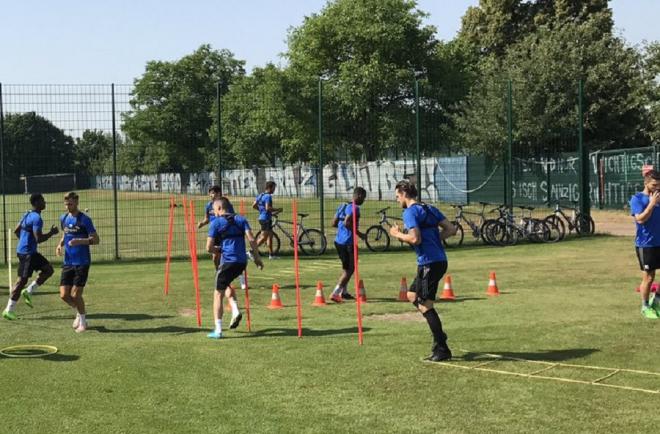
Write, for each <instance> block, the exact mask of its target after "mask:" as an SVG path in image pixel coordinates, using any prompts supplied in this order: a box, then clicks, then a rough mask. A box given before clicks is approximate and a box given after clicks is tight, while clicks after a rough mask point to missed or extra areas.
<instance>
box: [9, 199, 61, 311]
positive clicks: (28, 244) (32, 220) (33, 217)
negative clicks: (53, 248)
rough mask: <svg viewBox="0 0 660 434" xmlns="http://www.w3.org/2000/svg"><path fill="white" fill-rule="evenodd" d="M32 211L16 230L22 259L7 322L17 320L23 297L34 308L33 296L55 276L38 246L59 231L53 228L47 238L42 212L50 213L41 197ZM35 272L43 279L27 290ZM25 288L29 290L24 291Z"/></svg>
mask: <svg viewBox="0 0 660 434" xmlns="http://www.w3.org/2000/svg"><path fill="white" fill-rule="evenodd" d="M30 204H31V205H32V210H31V211H28V212H26V213H25V214H24V215H23V217H22V218H21V220H20V222H19V223H18V225H16V228H15V229H14V234H16V237H17V238H18V240H19V241H18V245H17V246H16V255H17V256H18V280H17V281H16V283H15V284H14V287H13V288H12V290H11V293H10V294H9V301H8V302H7V308H6V309H5V310H4V311H3V312H2V316H3V317H4V318H5V319H9V320H14V319H16V303H17V302H18V299H19V298H20V297H21V294H22V295H23V298H24V299H25V304H27V305H28V306H30V307H32V294H33V293H34V291H35V290H36V289H37V288H38V287H39V286H40V285H43V284H44V282H45V281H46V280H48V278H49V277H50V276H52V275H53V267H52V266H51V265H50V262H48V259H46V258H44V257H43V256H42V255H41V254H40V253H39V252H37V244H40V243H43V242H44V241H47V240H48V239H50V237H52V236H53V235H55V234H57V232H58V230H57V227H55V226H53V227H51V228H50V231H49V232H48V233H47V234H43V233H42V229H43V227H44V222H43V220H42V219H41V211H43V210H45V209H46V200H45V199H44V197H43V196H42V195H41V194H39V193H34V194H32V195H31V196H30ZM34 270H39V276H37V279H36V280H35V281H33V282H32V283H31V284H30V286H28V287H27V288H25V285H26V284H27V281H28V279H29V278H30V276H32V273H33V272H34ZM23 288H25V289H23Z"/></svg>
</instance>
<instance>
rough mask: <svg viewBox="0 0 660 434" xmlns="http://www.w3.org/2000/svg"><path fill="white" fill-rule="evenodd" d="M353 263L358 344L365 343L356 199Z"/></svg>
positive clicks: (354, 207)
mask: <svg viewBox="0 0 660 434" xmlns="http://www.w3.org/2000/svg"><path fill="white" fill-rule="evenodd" d="M352 220H353V263H354V264H355V274H354V275H353V282H355V301H356V303H355V304H356V305H357V321H358V343H359V344H360V345H362V344H363V343H364V337H363V335H362V302H361V301H360V266H359V262H358V259H359V257H358V256H359V255H358V240H357V239H358V237H357V207H356V206H355V199H354V200H353V218H352Z"/></svg>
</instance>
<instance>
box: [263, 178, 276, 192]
mask: <svg viewBox="0 0 660 434" xmlns="http://www.w3.org/2000/svg"><path fill="white" fill-rule="evenodd" d="M275 187H277V184H275V181H267V182H266V187H264V190H265V191H266V192H267V193H270V194H273V193H275Z"/></svg>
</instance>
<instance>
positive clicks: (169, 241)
mask: <svg viewBox="0 0 660 434" xmlns="http://www.w3.org/2000/svg"><path fill="white" fill-rule="evenodd" d="M174 207H175V204H174V196H170V213H169V217H168V230H167V256H166V257H165V295H167V294H169V292H170V265H171V262H172V238H173V236H174Z"/></svg>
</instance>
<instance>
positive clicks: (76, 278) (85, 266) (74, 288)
mask: <svg viewBox="0 0 660 434" xmlns="http://www.w3.org/2000/svg"><path fill="white" fill-rule="evenodd" d="M78 199H79V197H78V195H77V194H76V193H74V192H70V193H68V194H67V195H66V196H64V206H65V207H66V209H67V211H68V212H67V213H66V214H63V215H62V216H61V217H60V225H61V227H62V232H63V234H62V239H61V240H60V242H59V244H58V245H57V251H56V253H57V256H62V249H64V261H63V263H62V275H61V277H60V298H61V299H62V301H64V302H65V303H66V304H68V305H69V306H71V307H72V308H73V310H74V312H75V313H76V318H75V320H74V321H73V328H74V329H75V331H76V332H77V333H81V332H84V331H85V330H87V319H86V317H85V315H86V311H85V300H84V299H83V291H84V289H85V285H86V284H87V276H88V275H89V267H90V265H91V263H92V258H91V255H90V252H89V246H92V245H95V244H98V243H99V242H100V239H99V235H98V234H97V233H96V228H95V227H94V223H92V219H91V218H89V216H88V215H86V214H84V213H82V212H81V211H80V210H79V209H78Z"/></svg>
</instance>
